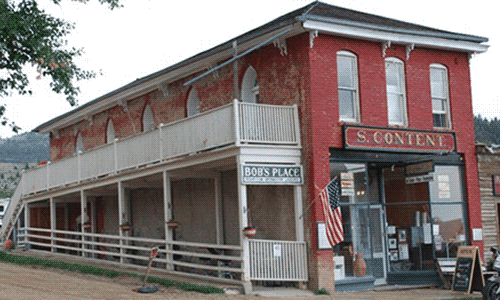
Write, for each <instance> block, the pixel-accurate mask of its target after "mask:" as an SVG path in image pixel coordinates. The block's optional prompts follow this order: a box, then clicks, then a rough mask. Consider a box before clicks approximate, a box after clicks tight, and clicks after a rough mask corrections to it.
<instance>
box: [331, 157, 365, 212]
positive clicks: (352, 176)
mask: <svg viewBox="0 0 500 300" xmlns="http://www.w3.org/2000/svg"><path fill="white" fill-rule="evenodd" d="M365 171H366V166H365V165H364V164H344V163H332V164H331V167H330V174H331V176H332V178H333V177H335V176H338V178H339V179H340V185H341V196H340V201H341V202H346V203H358V202H367V201H368V192H367V190H366V173H365Z"/></svg>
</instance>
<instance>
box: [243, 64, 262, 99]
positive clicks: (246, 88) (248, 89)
mask: <svg viewBox="0 0 500 300" xmlns="http://www.w3.org/2000/svg"><path fill="white" fill-rule="evenodd" d="M258 78H259V75H258V74H257V71H255V68H254V67H252V66H249V67H248V68H247V70H246V71H245V74H244V75H243V80H242V81H241V101H242V102H246V103H258V102H259V101H258V95H259V85H257V86H255V85H254V84H255V81H256V80H257V81H258Z"/></svg>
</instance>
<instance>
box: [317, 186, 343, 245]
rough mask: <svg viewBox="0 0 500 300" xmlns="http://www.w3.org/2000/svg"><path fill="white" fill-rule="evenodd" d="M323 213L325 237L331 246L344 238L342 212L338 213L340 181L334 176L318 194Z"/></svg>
mask: <svg viewBox="0 0 500 300" xmlns="http://www.w3.org/2000/svg"><path fill="white" fill-rule="evenodd" d="M319 198H320V199H321V204H322V205H323V212H324V214H325V224H326V226H325V227H326V237H327V238H328V242H329V243H330V245H331V246H332V247H333V246H335V245H337V244H338V243H340V242H342V241H343V240H344V229H343V228H342V214H341V213H340V206H339V201H340V181H339V179H338V177H335V178H334V179H333V180H332V181H330V183H329V184H328V185H327V186H326V188H325V189H323V190H322V191H321V193H320V194H319Z"/></svg>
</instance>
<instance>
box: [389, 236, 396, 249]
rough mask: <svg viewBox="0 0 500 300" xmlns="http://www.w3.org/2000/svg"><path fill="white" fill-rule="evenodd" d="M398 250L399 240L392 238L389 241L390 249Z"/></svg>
mask: <svg viewBox="0 0 500 300" xmlns="http://www.w3.org/2000/svg"><path fill="white" fill-rule="evenodd" d="M397 248H398V240H396V239H394V238H391V239H389V249H397Z"/></svg>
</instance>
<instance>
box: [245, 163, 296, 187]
mask: <svg viewBox="0 0 500 300" xmlns="http://www.w3.org/2000/svg"><path fill="white" fill-rule="evenodd" d="M241 171H242V172H241V175H242V176H241V181H242V183H243V184H262V185H275V184H293V185H295V184H303V183H304V178H303V175H302V166H301V165H265V164H243V165H241Z"/></svg>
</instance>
